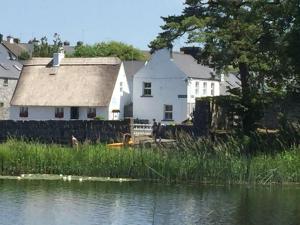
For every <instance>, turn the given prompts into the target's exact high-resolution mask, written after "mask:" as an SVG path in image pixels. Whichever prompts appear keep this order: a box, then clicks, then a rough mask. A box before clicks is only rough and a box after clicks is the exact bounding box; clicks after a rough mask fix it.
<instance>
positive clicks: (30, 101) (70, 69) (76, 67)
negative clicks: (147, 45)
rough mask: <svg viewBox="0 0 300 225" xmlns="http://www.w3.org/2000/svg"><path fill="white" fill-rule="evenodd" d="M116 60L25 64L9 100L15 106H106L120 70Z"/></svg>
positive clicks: (74, 59)
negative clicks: (55, 65)
mask: <svg viewBox="0 0 300 225" xmlns="http://www.w3.org/2000/svg"><path fill="white" fill-rule="evenodd" d="M120 65H121V61H120V60H119V59H118V58H114V57H107V58H65V59H63V60H62V61H61V63H60V66H59V67H57V68H56V67H52V59H51V58H33V59H32V60H29V61H26V62H25V63H24V67H23V70H22V73H21V76H20V79H19V81H18V84H17V87H16V90H15V93H14V95H13V98H12V100H11V105H14V106H81V107H83V106H108V105H109V103H110V100H111V96H112V93H113V90H114V86H115V83H116V80H117V77H118V73H119V70H120Z"/></svg>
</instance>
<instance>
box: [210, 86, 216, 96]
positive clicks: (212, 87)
mask: <svg viewBox="0 0 300 225" xmlns="http://www.w3.org/2000/svg"><path fill="white" fill-rule="evenodd" d="M210 94H211V96H215V83H211V85H210Z"/></svg>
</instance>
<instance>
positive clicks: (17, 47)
mask: <svg viewBox="0 0 300 225" xmlns="http://www.w3.org/2000/svg"><path fill="white" fill-rule="evenodd" d="M2 44H3V46H5V47H6V48H7V49H8V50H9V51H10V52H11V53H13V54H14V55H15V56H16V57H18V56H20V55H21V53H22V52H30V46H29V45H30V44H17V43H10V42H8V41H3V42H2Z"/></svg>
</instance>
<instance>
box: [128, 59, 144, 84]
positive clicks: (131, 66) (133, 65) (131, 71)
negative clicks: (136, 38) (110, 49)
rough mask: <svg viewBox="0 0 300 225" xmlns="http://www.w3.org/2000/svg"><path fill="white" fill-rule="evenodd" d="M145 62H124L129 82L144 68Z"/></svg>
mask: <svg viewBox="0 0 300 225" xmlns="http://www.w3.org/2000/svg"><path fill="white" fill-rule="evenodd" d="M144 65H145V62H144V61H124V69H125V73H126V76H127V79H128V80H133V76H134V75H135V74H136V73H137V72H138V71H139V70H140V69H142V68H143V67H144Z"/></svg>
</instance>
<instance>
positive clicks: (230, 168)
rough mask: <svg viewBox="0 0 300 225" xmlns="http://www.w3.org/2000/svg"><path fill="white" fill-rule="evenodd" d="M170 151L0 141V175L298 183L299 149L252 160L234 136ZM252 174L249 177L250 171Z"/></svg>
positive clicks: (194, 142) (192, 142) (184, 143)
mask: <svg viewBox="0 0 300 225" xmlns="http://www.w3.org/2000/svg"><path fill="white" fill-rule="evenodd" d="M182 139H183V140H182V141H181V143H180V144H178V145H176V146H174V147H172V148H169V149H159V148H155V149H109V148H107V147H106V146H105V145H82V146H80V147H79V149H78V151H77V150H76V149H73V148H69V147H63V146H59V145H54V144H53V145H45V144H39V143H33V142H31V143H30V142H24V141H17V140H8V141H7V142H5V143H3V144H0V175H20V174H65V175H80V176H96V177H112V178H118V177H122V178H135V179H159V180H163V181H176V182H209V183H245V182H251V183H263V184H267V183H272V182H276V183H284V182H300V148H299V147H296V146H295V147H289V148H288V149H285V150H282V151H281V152H278V153H273V154H266V153H261V154H256V155H255V156H253V157H252V158H251V164H250V167H249V173H247V162H249V161H248V160H249V159H248V158H247V157H245V156H244V155H243V154H242V153H241V152H243V148H244V146H243V144H241V143H240V142H238V141H237V140H235V139H233V138H232V139H229V140H227V141H226V142H216V143H212V142H211V141H208V140H205V139H197V140H195V139H191V138H190V137H185V138H182ZM247 174H248V175H247Z"/></svg>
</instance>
